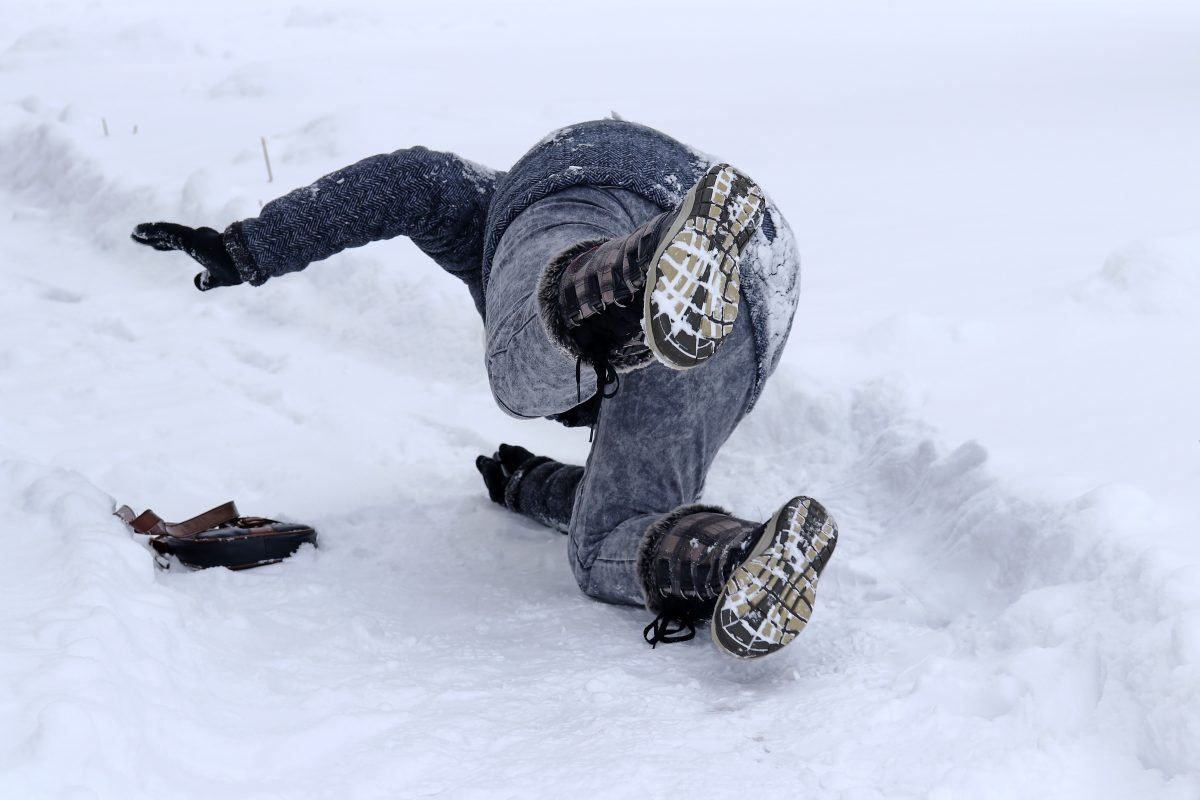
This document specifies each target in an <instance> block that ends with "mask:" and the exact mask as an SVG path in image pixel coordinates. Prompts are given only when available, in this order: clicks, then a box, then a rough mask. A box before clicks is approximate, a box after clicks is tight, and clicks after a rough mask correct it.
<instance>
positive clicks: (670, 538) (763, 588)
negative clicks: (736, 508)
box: [638, 496, 838, 658]
mask: <svg viewBox="0 0 1200 800" xmlns="http://www.w3.org/2000/svg"><path fill="white" fill-rule="evenodd" d="M837 535H838V532H837V523H836V522H834V520H833V517H832V516H830V515H829V513H828V512H827V511H826V510H825V508H824V507H823V506H822V505H821V504H820V503H818V502H817V501H816V500H813V499H812V498H810V497H803V496H798V497H793V498H792V499H791V500H789V501H787V502H786V503H784V504H783V505H782V506H781V507H780V508H779V510H778V511H776V512H775V514H774V515H772V517H771V519H769V520H768V521H767V522H765V523H761V524H760V523H754V522H747V521H745V520H741V519H738V518H736V517H731V516H729V515H728V514H725V513H724V512H722V511H721V510H720V509H717V508H714V507H711V506H684V507H682V508H679V509H676V510H675V511H674V512H672V513H671V514H668V515H667V516H665V517H663V518H662V519H661V520H659V521H658V522H657V523H655V524H654V525H653V526H651V528H650V530H649V531H647V533H646V538H645V539H644V540H643V542H642V549H641V552H640V553H639V557H638V569H639V575H640V578H641V580H642V588H643V591H644V592H645V595H646V606H647V608H648V609H649V610H650V611H653V612H656V613H658V615H659V616H658V619H656V620H655V621H654V622H653V623H651V625H649V626H647V631H653V635H652V634H651V633H647V634H646V635H647V641H650V642H651V644H654V643H656V641H668V642H669V641H683V640H684V639H685V638H690V634H689V635H688V636H687V637H679V636H675V635H674V633H675V632H678V631H680V630H682V629H683V627H688V628H689V629H691V630H693V631H694V623H695V622H696V621H698V620H699V619H706V618H708V619H711V621H712V622H711V628H710V631H711V634H712V639H713V643H714V644H715V645H716V646H717V648H718V649H719V650H721V651H722V652H725V653H728V654H729V655H732V656H735V657H737V658H759V657H761V656H765V655H769V654H771V653H774V652H775V651H777V650H779V649H780V648H782V647H784V646H785V645H787V644H788V643H790V642H791V641H792V640H794V639H795V638H796V636H797V635H799V633H800V632H801V631H802V630H804V627H805V626H806V625H807V624H808V621H809V619H810V618H811V617H812V611H813V603H814V601H815V596H816V588H817V579H818V578H819V577H820V575H821V572H822V571H823V570H824V569H825V565H826V564H827V563H828V562H829V558H830V556H832V555H833V551H834V548H835V547H836V546H837ZM675 622H678V623H679V624H678V625H674V627H672V625H673V623H675ZM663 632H667V635H666V636H663V635H662V634H663Z"/></svg>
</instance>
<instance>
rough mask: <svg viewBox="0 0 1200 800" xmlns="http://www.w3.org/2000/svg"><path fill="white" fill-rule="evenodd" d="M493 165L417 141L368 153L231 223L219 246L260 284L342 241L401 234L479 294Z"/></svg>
mask: <svg viewBox="0 0 1200 800" xmlns="http://www.w3.org/2000/svg"><path fill="white" fill-rule="evenodd" d="M498 177H499V175H498V173H496V172H494V171H493V170H490V169H488V168H486V167H483V166H480V165H478V164H474V163H472V162H470V161H467V160H466V159H464V158H460V157H459V156H456V155H454V154H453V153H440V152H436V151H433V150H428V149H426V148H424V147H413V148H409V149H406V150H397V151H396V152H394V153H388V154H385V155H377V156H371V157H370V158H365V159H363V160H362V161H359V162H358V163H356V164H352V165H350V166H348V167H345V168H343V169H340V170H337V171H336V172H333V173H330V174H329V175H326V176H325V177H323V178H320V179H318V180H317V181H316V182H315V183H313V184H312V185H310V186H305V187H303V188H300V189H296V190H294V191H292V192H289V193H288V194H286V195H284V196H283V197H280V198H278V199H277V200H272V201H271V202H270V203H268V204H267V205H266V206H265V207H264V208H263V210H262V213H260V214H259V215H258V216H257V217H252V218H250V219H244V220H241V221H239V222H235V223H233V224H232V225H230V226H229V227H228V228H227V229H226V230H225V233H224V242H225V247H226V249H227V250H228V251H229V253H230V255H231V256H232V257H233V260H234V263H235V264H236V265H237V268H238V272H239V273H241V276H242V279H243V280H245V281H247V282H249V283H251V284H253V285H255V286H259V285H261V284H263V283H265V282H266V281H267V280H268V279H269V278H273V277H276V276H278V275H283V274H285V273H288V272H296V271H298V270H302V269H304V268H305V267H307V266H308V265H309V264H311V263H312V262H314V261H320V260H321V259H324V258H328V257H329V256H331V255H334V254H335V253H339V252H341V251H342V250H345V249H346V248H348V247H359V246H361V245H364V244H366V243H367V242H372V241H376V240H379V239H390V238H392V237H394V236H408V237H410V238H411V239H412V240H413V242H414V243H415V244H416V245H417V246H418V247H419V248H421V250H422V251H424V252H425V253H426V254H427V255H429V256H430V257H431V258H433V260H434V261H436V262H437V263H438V264H439V265H440V266H441V267H442V268H443V269H445V270H447V271H448V272H451V273H453V274H454V275H456V276H458V277H459V278H461V279H462V280H463V281H465V282H466V283H467V285H468V287H470V288H471V292H472V295H475V296H476V303H477V304H479V303H481V302H482V296H481V291H482V290H481V286H480V282H481V278H480V265H481V261H482V253H483V234H484V226H485V224H486V222H487V211H488V206H489V204H490V202H491V197H492V192H493V190H494V187H495V185H496V179H497V178H498Z"/></svg>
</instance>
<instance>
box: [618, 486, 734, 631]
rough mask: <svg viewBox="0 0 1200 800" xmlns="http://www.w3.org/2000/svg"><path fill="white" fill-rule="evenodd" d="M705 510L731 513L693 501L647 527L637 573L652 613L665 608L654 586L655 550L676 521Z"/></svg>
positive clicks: (640, 548) (647, 606)
mask: <svg viewBox="0 0 1200 800" xmlns="http://www.w3.org/2000/svg"><path fill="white" fill-rule="evenodd" d="M705 511H708V512H712V513H714V514H728V513H729V512H728V511H726V510H725V509H723V508H721V507H720V506H710V505H705V504H703V503H693V504H691V505H686V506H680V507H679V508H677V509H675V510H674V511H672V512H670V513H669V514H666V515H664V516H663V517H661V518H659V520H658V521H657V522H655V523H654V524H653V525H651V526H650V527H649V528H647V529H646V534H645V535H644V536H643V537H642V543H641V545H639V546H638V558H637V573H638V583H639V584H640V585H641V587H642V599H643V601H644V602H645V605H646V610H647V611H649V612H650V613H652V614H657V613H659V612H660V611H662V608H663V596H662V595H661V594H659V593H658V592H657V591H656V590H655V586H654V574H653V570H654V568H653V564H654V551H655V550H656V549H658V545H659V542H661V541H662V539H663V537H664V536H666V535H667V531H669V530H671V528H673V527H674V526H675V523H677V522H678V521H679V520H681V519H683V518H684V517H686V516H688V515H689V514H698V513H700V512H705Z"/></svg>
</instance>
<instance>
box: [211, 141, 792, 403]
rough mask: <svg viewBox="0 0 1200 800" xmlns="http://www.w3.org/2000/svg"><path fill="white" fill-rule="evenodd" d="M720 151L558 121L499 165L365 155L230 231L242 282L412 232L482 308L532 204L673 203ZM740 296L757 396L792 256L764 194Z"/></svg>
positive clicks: (414, 154) (782, 326) (413, 154)
mask: <svg viewBox="0 0 1200 800" xmlns="http://www.w3.org/2000/svg"><path fill="white" fill-rule="evenodd" d="M714 163H716V161H715V160H714V159H713V158H711V157H709V156H707V155H705V154H703V153H701V152H699V151H696V150H693V149H692V148H690V147H688V146H686V145H684V144H682V143H680V142H677V141H675V140H674V139H672V138H670V137H669V136H667V135H665V134H663V133H661V132H659V131H656V130H654V129H653V128H648V127H646V126H644V125H637V124H635V123H631V122H626V121H624V120H597V121H592V122H584V123H581V124H578V125H572V126H570V127H567V128H562V129H560V130H557V131H555V132H554V133H552V134H550V135H549V136H547V137H546V138H545V139H543V140H542V141H541V142H539V143H538V144H537V145H535V146H534V147H533V149H532V150H530V151H529V152H528V153H526V154H525V155H524V156H522V157H521V159H520V160H519V161H517V163H516V164H515V165H513V167H512V169H510V170H509V171H508V172H507V173H505V172H496V171H494V170H491V169H488V168H487V167H483V166H480V165H479V164H475V163H473V162H471V161H468V160H467V159H464V158H462V157H460V156H457V155H454V154H453V153H441V152H437V151H433V150H428V149H426V148H424V147H412V148H408V149H405V150H397V151H396V152H394V153H389V154H385V155H377V156H371V157H370V158H366V159H363V160H362V161H359V162H358V163H356V164H353V165H351V166H348V167H345V168H344V169H340V170H337V171H336V172H333V173H331V174H329V175H326V176H325V177H323V178H320V179H319V180H317V181H316V182H315V183H313V184H312V185H310V186H306V187H304V188H301V189H296V190H295V191H293V192H290V193H288V194H286V195H284V196H283V197H281V198H279V199H277V200H273V201H271V202H270V203H268V204H267V205H266V206H265V207H264V208H263V210H262V213H260V214H259V215H258V216H257V217H254V218H251V219H245V220H241V221H239V222H235V223H233V224H232V225H230V226H229V228H227V229H226V231H225V234H224V239H225V246H226V248H227V249H228V250H229V252H230V254H231V255H232V256H233V260H234V263H235V264H236V265H237V268H238V271H239V272H240V273H241V276H242V278H243V280H246V281H248V282H249V283H251V284H253V285H255V286H258V285H261V284H262V283H264V282H265V281H267V280H268V279H269V278H272V277H276V276H278V275H283V274H285V273H288V272H296V271H298V270H302V269H304V268H305V267H307V266H308V265H309V264H310V263H312V262H314V261H320V260H321V259H324V258H328V257H329V256H331V255H333V254H335V253H338V252H341V251H342V250H344V249H346V248H348V247H358V246H361V245H364V244H366V243H368V242H372V241H376V240H379V239H390V238H392V237H395V236H408V237H409V238H410V239H412V241H413V243H414V244H416V245H417V247H419V248H420V249H421V250H422V251H423V252H424V253H425V254H426V255H428V256H430V257H431V258H432V259H433V260H434V261H436V262H437V263H438V265H439V266H441V267H442V268H443V269H445V270H446V271H448V272H451V273H453V274H454V275H456V276H458V277H459V278H460V279H462V281H463V282H464V283H466V284H467V288H468V289H469V290H470V292H471V296H472V298H473V299H474V301H475V306H476V309H477V310H478V311H479V313H480V315H484V314H485V313H486V308H485V304H484V297H485V292H486V288H487V280H488V275H489V273H490V271H491V265H492V258H493V256H494V255H495V252H496V246H497V245H498V244H499V242H500V239H501V237H502V236H503V235H504V231H505V230H506V229H507V228H508V225H509V223H511V222H512V221H513V220H514V219H516V217H517V215H518V214H520V213H521V212H522V211H523V210H525V209H526V208H528V207H529V206H530V205H531V204H532V203H535V202H537V201H538V200H541V199H542V198H544V197H547V196H549V195H550V194H553V193H554V192H557V191H560V190H562V189H565V188H567V187H568V186H577V185H592V186H616V187H620V188H622V189H627V190H629V191H632V192H635V193H637V194H639V195H641V196H642V197H644V198H646V199H647V200H649V201H650V202H652V203H654V204H655V205H657V206H659V207H660V208H662V209H663V210H666V209H669V208H672V207H674V206H675V205H676V204H677V203H679V202H680V201H681V200H682V199H683V195H684V194H686V192H687V190H688V189H689V188H691V186H692V184H694V183H695V182H696V180H697V179H699V177H700V176H701V175H702V174H703V173H704V172H705V171H706V170H707V169H708V167H709V166H711V165H712V164H714ZM741 273H742V282H741V288H742V298H743V301H744V303H745V306H746V309H747V311H748V316H749V318H750V324H751V327H752V329H753V332H754V340H755V356H756V359H757V373H758V374H757V380H756V383H755V389H754V393H753V396H752V397H751V401H750V405H751V407H752V406H753V404H754V402H755V401H756V400H757V399H758V396H759V393H760V392H761V391H762V387H763V385H764V383H765V382H766V379H767V377H768V376H769V375H770V374H771V372H773V371H774V369H775V366H776V364H777V363H778V361H779V356H780V353H781V352H782V350H783V345H784V344H785V342H786V341H787V335H788V331H789V330H790V328H791V323H792V316H793V314H794V313H795V309H796V301H797V299H798V295H799V290H800V263H799V258H798V256H797V254H796V248H795V242H794V239H793V237H792V233H791V230H790V229H789V228H788V225H787V222H786V221H785V220H784V218H783V216H782V215H781V214H780V213H779V210H778V208H777V207H776V206H775V205H774V203H772V202H771V200H770V197H768V198H767V217H766V220H765V221H764V224H763V226H762V228H761V229H760V230H759V232H758V233H757V234H756V235H755V238H754V239H752V240H751V243H750V246H749V247H747V249H746V251H745V253H744V256H743V260H742V264H741Z"/></svg>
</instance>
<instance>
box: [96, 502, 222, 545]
mask: <svg viewBox="0 0 1200 800" xmlns="http://www.w3.org/2000/svg"><path fill="white" fill-rule="evenodd" d="M113 514H114V515H115V516H117V517H119V518H120V519H121V521H122V522H124V523H125V524H126V525H128V526H129V527H130V528H132V529H133V532H134V533H142V534H146V535H147V536H159V535H167V536H174V537H175V538H176V539H190V538H192V537H193V536H195V535H196V534H198V533H203V532H204V531H208V530H212V529H213V528H219V527H221V526H222V525H226V524H228V523H230V522H233V521H234V520H236V519H238V517H240V516H241V515H240V514H239V513H238V510H237V506H236V505H234V503H233V502H232V501H230V502H228V503H222V504H221V505H219V506H217V507H216V508H210V509H209V510H208V511H205V512H204V513H203V514H198V515H196V516H194V517H192V518H191V519H188V520H184V521H183V522H166V521H164V520H163V518H162V517H160V516H159V515H158V514H155V513H154V512H153V511H151V510H150V509H146V510H145V511H143V512H142V513H141V514H138V515H136V516H134V513H133V509H131V508H130V507H129V506H121V507H120V508H118V509H117V510H116V511H114V512H113Z"/></svg>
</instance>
